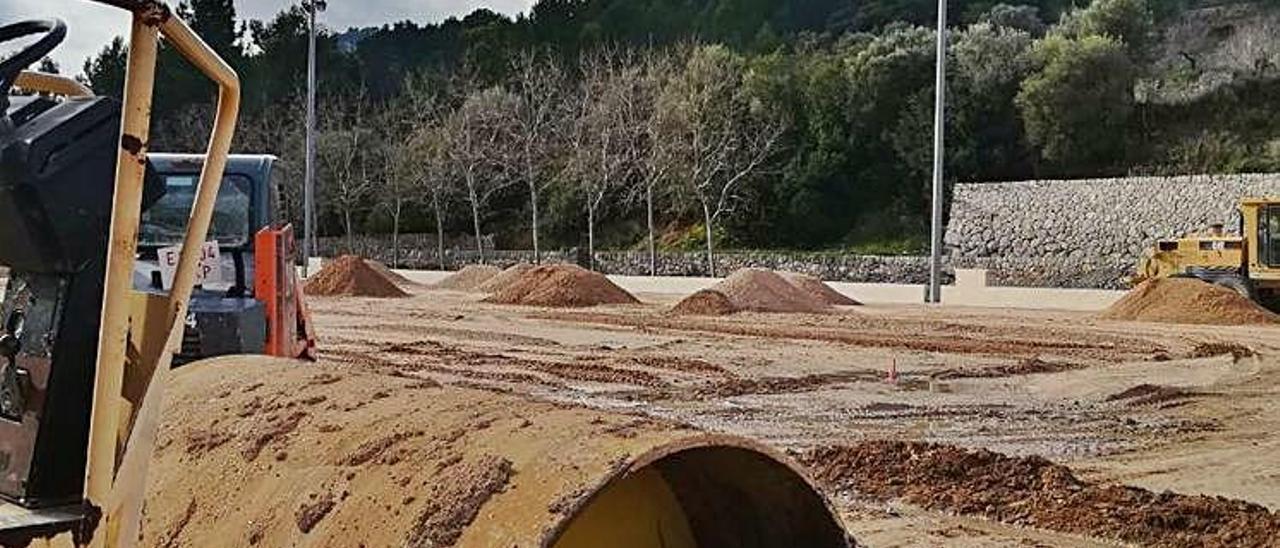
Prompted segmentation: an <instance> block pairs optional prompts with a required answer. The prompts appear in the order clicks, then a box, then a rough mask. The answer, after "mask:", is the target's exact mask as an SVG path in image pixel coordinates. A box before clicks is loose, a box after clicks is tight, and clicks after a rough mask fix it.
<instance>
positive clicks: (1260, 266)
mask: <svg viewBox="0 0 1280 548" xmlns="http://www.w3.org/2000/svg"><path fill="white" fill-rule="evenodd" d="M1240 216H1241V218H1242V223H1241V227H1242V229H1243V232H1244V234H1245V235H1246V236H1247V237H1248V238H1249V240H1250V242H1249V243H1250V245H1249V252H1248V265H1249V277H1250V278H1252V279H1254V280H1261V281H1265V282H1271V283H1274V284H1276V285H1280V198H1250V199H1246V200H1243V201H1242V202H1241V204H1240Z"/></svg>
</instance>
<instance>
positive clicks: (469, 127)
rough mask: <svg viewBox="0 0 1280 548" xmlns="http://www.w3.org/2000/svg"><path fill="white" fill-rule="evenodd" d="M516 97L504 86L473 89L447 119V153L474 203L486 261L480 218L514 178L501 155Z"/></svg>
mask: <svg viewBox="0 0 1280 548" xmlns="http://www.w3.org/2000/svg"><path fill="white" fill-rule="evenodd" d="M514 104H515V98H514V97H513V96H512V95H511V94H510V93H508V92H506V91H505V90H503V89H501V88H488V89H484V90H480V91H475V92H472V93H471V94H470V95H468V96H467V98H466V100H465V101H463V103H462V105H461V106H460V107H458V109H457V110H455V111H454V112H453V113H452V114H450V116H449V118H448V120H447V121H446V122H445V128H446V132H447V135H448V145H447V147H446V151H447V153H448V158H449V163H450V167H451V171H452V172H453V173H455V174H456V175H457V176H458V177H459V178H460V179H461V181H462V186H463V188H464V189H465V190H466V198H467V203H468V204H470V205H471V221H472V227H473V228H474V229H475V238H476V252H477V253H479V256H480V262H481V263H484V262H485V255H484V243H483V235H482V234H481V221H482V217H483V213H484V210H485V208H486V207H488V205H489V202H490V201H491V200H492V199H493V197H494V196H495V195H496V194H498V192H500V191H502V190H503V189H505V188H506V187H508V186H509V185H510V184H511V178H510V177H509V176H508V173H507V172H506V171H505V170H504V169H503V167H504V165H503V162H501V161H500V160H499V159H498V157H497V156H498V154H500V153H501V151H502V150H503V147H505V146H508V145H509V143H507V142H506V141H507V139H508V137H509V135H510V131H509V128H507V127H505V125H504V124H505V122H506V121H507V120H510V115H509V114H508V113H509V112H510V110H511V109H512V108H513V107H514Z"/></svg>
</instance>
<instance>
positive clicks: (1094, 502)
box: [800, 441, 1280, 546]
mask: <svg viewBox="0 0 1280 548" xmlns="http://www.w3.org/2000/svg"><path fill="white" fill-rule="evenodd" d="M800 458H801V460H802V461H803V462H805V463H806V464H807V465H808V466H809V467H810V469H811V471H812V472H813V474H814V475H815V476H816V477H817V478H818V480H819V481H820V482H822V483H824V484H826V485H827V486H828V488H830V489H834V490H839V491H846V492H855V493H858V494H861V495H864V496H870V497H873V498H879V499H900V500H903V501H905V502H907V503H910V504H914V505H918V506H922V507H924V508H927V509H931V510H940V511H945V512H951V513H956V514H961V515H978V516H983V517H986V518H988V519H993V520H997V521H1002V522H1005V523H1011V524H1015V525H1021V526H1030V527H1038V528H1042V529H1050V530H1055V531H1063V532H1067V533H1078V534H1087V535H1089V536H1091V537H1099V538H1110V539H1115V540H1120V541H1124V542H1129V543H1136V544H1141V545H1144V546H1274V545H1275V541H1276V532H1277V531H1280V516H1277V515H1276V514H1275V513H1274V512H1271V511H1270V510H1268V509H1266V508H1265V507H1262V506H1260V505H1257V504H1252V503H1249V502H1244V501H1239V500H1232V499H1227V498H1223V497H1206V496H1192V495H1178V494H1173V493H1168V492H1166V493H1153V492H1151V491H1147V490H1145V489H1139V488H1135V487H1128V486H1122V485H1100V484H1091V483H1088V482H1085V481H1082V480H1080V479H1079V478H1077V477H1076V476H1075V475H1074V474H1073V473H1072V472H1071V470H1070V469H1069V468H1067V467H1065V466H1061V465H1058V464H1054V463H1053V462H1050V461H1048V460H1045V459H1043V458H1040V457H1009V456H1006V455H1002V454H999V453H994V452H991V451H987V450H969V449H962V448H959V447H954V446H946V445H936V444H928V443H914V442H898V441H876V442H867V443H862V444H859V445H854V446H847V447H827V448H821V449H815V450H812V451H809V452H806V453H804V454H803V455H801V456H800Z"/></svg>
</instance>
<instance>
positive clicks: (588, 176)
mask: <svg viewBox="0 0 1280 548" xmlns="http://www.w3.org/2000/svg"><path fill="white" fill-rule="evenodd" d="M631 59H632V56H631V54H630V53H629V52H627V51H622V50H613V49H600V50H597V51H594V52H591V53H587V54H584V55H583V57H582V61H581V70H582V80H581V84H580V85H579V88H578V94H577V97H576V101H575V104H574V122H573V130H572V132H571V135H572V144H573V147H572V150H573V156H572V158H571V160H570V166H571V168H570V171H571V172H572V175H573V179H574V180H575V181H576V182H577V184H578V188H579V189H580V191H581V192H582V194H583V200H584V205H585V208H586V213H587V252H588V255H589V257H590V259H589V260H590V266H591V268H592V269H594V268H595V261H596V245H595V244H596V232H595V228H596V220H597V219H598V218H599V213H600V209H601V207H602V206H603V205H604V200H605V197H607V196H608V195H609V194H610V193H611V192H613V191H615V190H616V189H618V188H620V187H621V186H622V185H623V184H624V183H625V182H626V181H627V180H628V179H629V178H630V176H631V174H632V173H634V170H635V165H636V164H635V161H634V160H635V159H636V157H635V152H634V150H635V146H636V145H637V135H638V134H639V133H640V130H641V129H642V128H641V125H640V124H639V120H638V118H639V113H640V112H642V107H641V106H640V105H639V104H638V101H639V100H640V99H641V97H639V95H638V94H637V93H635V79H636V77H637V73H638V69H637V68H636V67H635V65H634V63H632V62H631Z"/></svg>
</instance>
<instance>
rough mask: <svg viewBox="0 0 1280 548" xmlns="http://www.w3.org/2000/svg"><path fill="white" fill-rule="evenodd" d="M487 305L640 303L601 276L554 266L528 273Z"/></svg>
mask: <svg viewBox="0 0 1280 548" xmlns="http://www.w3.org/2000/svg"><path fill="white" fill-rule="evenodd" d="M484 302H487V303H494V304H518V305H525V306H550V307H561V308H582V307H588V306H596V305H601V304H638V303H639V302H640V301H639V300H637V299H636V298H635V297H634V296H632V295H631V294H630V293H627V292H626V290H624V289H622V288H621V287H618V286H617V285H614V283H613V282H611V281H609V279H608V278H606V277H604V276H602V275H600V274H598V273H595V272H591V271H589V270H586V269H584V268H582V267H579V266H574V265H550V266H539V267H534V268H533V269H531V270H529V271H528V272H525V273H524V274H523V275H521V276H520V277H519V278H517V279H516V280H515V281H514V282H513V283H511V284H510V285H508V286H507V287H506V288H504V289H502V290H500V291H498V292H497V293H494V294H493V295H491V296H490V297H489V298H487V299H485V300H484Z"/></svg>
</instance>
